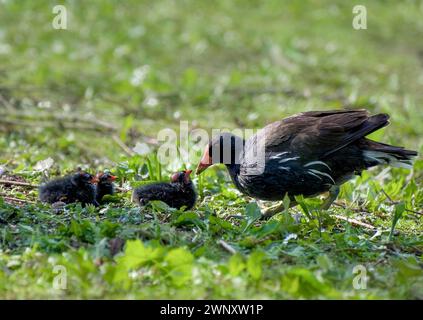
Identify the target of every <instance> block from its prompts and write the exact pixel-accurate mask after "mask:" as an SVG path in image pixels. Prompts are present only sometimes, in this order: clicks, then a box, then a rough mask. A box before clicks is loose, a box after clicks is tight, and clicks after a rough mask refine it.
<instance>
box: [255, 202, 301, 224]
mask: <svg viewBox="0 0 423 320" xmlns="http://www.w3.org/2000/svg"><path fill="white" fill-rule="evenodd" d="M296 205H297V203H296V202H295V201H292V200H291V202H290V203H289V208H292V207H295V206H296ZM284 210H285V205H284V203H283V201H282V202H281V203H279V204H277V205H275V206H273V207H270V208H267V209H265V210H264V211H263V214H262V216H261V217H260V219H261V220H267V219H269V218H271V217H273V216H274V215H275V214H277V213H280V212H282V211H284Z"/></svg>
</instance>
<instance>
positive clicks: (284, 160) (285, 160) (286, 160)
mask: <svg viewBox="0 0 423 320" xmlns="http://www.w3.org/2000/svg"><path fill="white" fill-rule="evenodd" d="M299 158H300V157H293V158H286V159H282V160H280V161H279V163H284V162H288V161H292V160H297V159H299Z"/></svg>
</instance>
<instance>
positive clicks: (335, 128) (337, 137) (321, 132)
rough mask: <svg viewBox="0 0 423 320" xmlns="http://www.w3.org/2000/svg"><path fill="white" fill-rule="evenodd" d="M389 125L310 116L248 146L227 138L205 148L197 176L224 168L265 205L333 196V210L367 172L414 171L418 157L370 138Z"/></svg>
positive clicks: (383, 117) (284, 123)
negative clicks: (347, 186) (344, 188)
mask: <svg viewBox="0 0 423 320" xmlns="http://www.w3.org/2000/svg"><path fill="white" fill-rule="evenodd" d="M388 119H389V116H388V115H387V114H377V115H373V116H369V114H368V112H367V111H366V110H363V109H360V110H335V111H311V112H303V113H299V114H296V115H293V116H291V117H288V118H285V119H283V120H281V121H276V122H273V123H271V124H269V125H267V126H266V127H264V128H263V129H262V130H260V131H259V132H258V133H257V134H255V135H253V136H251V137H250V138H249V139H248V140H246V141H245V140H244V139H242V138H240V137H238V136H235V135H233V134H230V133H222V134H220V135H219V136H217V137H215V138H214V139H212V141H211V142H209V144H208V145H207V146H206V148H205V150H204V153H203V156H202V158H201V160H200V163H199V164H198V167H197V174H199V173H201V172H202V171H204V170H205V169H206V168H208V167H209V166H210V165H212V164H215V163H224V164H225V165H226V167H227V168H228V171H229V174H230V176H231V178H232V181H233V182H234V184H235V186H236V187H237V188H238V189H239V190H240V191H241V192H242V193H244V194H246V195H248V196H251V197H253V198H257V199H260V200H282V199H283V198H284V196H285V194H288V196H290V198H291V201H292V204H293V205H295V201H294V196H296V195H304V196H305V197H311V196H315V195H318V194H321V193H323V192H327V191H329V196H328V198H327V199H326V200H325V202H324V203H323V206H322V208H323V209H328V208H329V207H330V205H331V204H332V202H333V201H334V200H335V199H336V197H337V195H338V193H339V186H340V185H341V184H342V183H344V182H346V181H347V180H349V179H350V178H352V177H353V175H359V174H360V173H361V171H362V170H365V169H367V168H370V167H373V166H376V165H379V164H389V165H392V166H399V167H405V168H411V159H412V157H414V156H416V155H417V152H416V151H411V150H406V149H404V148H402V147H395V146H391V145H388V144H384V143H380V142H375V141H372V140H370V139H367V138H365V136H367V135H368V134H370V133H372V132H374V131H376V130H378V129H380V128H382V127H385V126H386V125H388V124H389V121H388ZM277 209H281V207H279V208H277ZM276 212H277V210H272V211H270V212H267V213H265V215H268V216H269V215H272V214H274V213H276Z"/></svg>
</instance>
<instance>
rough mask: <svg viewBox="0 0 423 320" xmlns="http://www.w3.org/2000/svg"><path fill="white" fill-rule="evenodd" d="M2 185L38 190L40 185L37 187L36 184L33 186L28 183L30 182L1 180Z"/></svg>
mask: <svg viewBox="0 0 423 320" xmlns="http://www.w3.org/2000/svg"><path fill="white" fill-rule="evenodd" d="M0 184H11V185H15V186H22V187H30V188H38V185H36V184H31V183H28V182H21V181H9V180H0Z"/></svg>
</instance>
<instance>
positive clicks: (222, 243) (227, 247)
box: [218, 240, 236, 254]
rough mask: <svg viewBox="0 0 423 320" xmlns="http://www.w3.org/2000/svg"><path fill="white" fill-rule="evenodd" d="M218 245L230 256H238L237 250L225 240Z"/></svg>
mask: <svg viewBox="0 0 423 320" xmlns="http://www.w3.org/2000/svg"><path fill="white" fill-rule="evenodd" d="M218 243H219V244H220V245H221V246H222V247H223V249H225V250H226V251H228V252H229V253H230V254H236V250H235V249H234V248H233V247H232V246H231V245H230V244H229V243H227V242H225V241H224V240H219V241H218Z"/></svg>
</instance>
